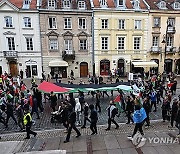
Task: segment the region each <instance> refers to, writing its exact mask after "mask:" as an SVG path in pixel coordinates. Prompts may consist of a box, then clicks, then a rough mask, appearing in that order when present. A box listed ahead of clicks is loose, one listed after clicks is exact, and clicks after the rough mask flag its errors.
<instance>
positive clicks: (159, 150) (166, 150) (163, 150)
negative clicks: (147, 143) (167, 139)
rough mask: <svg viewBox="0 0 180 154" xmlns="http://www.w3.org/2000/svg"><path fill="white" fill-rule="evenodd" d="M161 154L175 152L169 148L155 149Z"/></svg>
mask: <svg viewBox="0 0 180 154" xmlns="http://www.w3.org/2000/svg"><path fill="white" fill-rule="evenodd" d="M154 149H156V151H157V152H158V153H159V154H173V151H172V150H171V149H170V148H169V147H168V146H166V145H165V146H158V147H154Z"/></svg>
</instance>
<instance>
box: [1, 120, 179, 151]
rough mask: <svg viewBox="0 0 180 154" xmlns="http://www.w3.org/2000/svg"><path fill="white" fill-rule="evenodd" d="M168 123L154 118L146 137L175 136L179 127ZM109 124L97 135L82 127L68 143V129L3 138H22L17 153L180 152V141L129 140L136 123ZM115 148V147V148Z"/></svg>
mask: <svg viewBox="0 0 180 154" xmlns="http://www.w3.org/2000/svg"><path fill="white" fill-rule="evenodd" d="M167 125H168V123H167V122H165V123H163V122H162V121H158V122H157V121H156V122H152V125H151V126H150V127H149V128H144V131H145V137H146V138H148V137H173V138H175V136H176V134H177V129H176V128H173V129H169V128H168V127H167ZM105 128H106V126H98V135H95V136H92V135H90V134H91V131H90V129H89V128H86V129H81V134H82V136H81V137H79V138H78V139H77V138H75V135H76V134H75V132H72V137H71V140H70V142H69V143H67V144H64V143H63V141H64V139H65V136H66V133H64V130H63V129H56V130H48V131H38V135H37V136H36V138H34V137H32V138H31V139H30V140H23V138H24V137H25V133H13V134H4V135H2V139H1V140H0V141H1V142H3V143H4V141H21V142H18V144H19V145H18V146H17V148H15V149H14V151H13V153H19V152H29V151H46V150H67V153H68V154H70V153H73V154H74V153H76V154H82V153H83V154H85V153H86V154H90V152H93V153H98V154H101V153H102V154H106V153H108V154H109V153H115V154H121V153H123V154H124V153H127V154H130V153H131V154H134V153H138V154H140V153H141V154H142V153H145V154H150V153H151V154H152V153H153V154H156V153H157V154H165V153H167V154H171V153H172V154H173V153H175V154H178V150H179V148H178V146H179V144H178V143H176V144H162V143H161V144H160V143H158V144H153V143H151V144H150V143H146V145H145V146H144V147H143V148H140V149H136V148H135V147H134V145H133V144H132V143H131V142H130V141H128V140H127V135H130V134H131V133H132V131H133V129H134V125H133V124H131V125H126V124H120V128H119V129H118V130H116V129H114V126H112V129H111V130H110V131H105ZM89 146H90V147H89ZM173 147H174V149H173ZM149 148H150V149H149ZM154 148H155V149H154ZM177 148H178V149H177ZM109 150H110V151H109ZM111 150H113V151H114V152H113V151H111ZM129 150H130V151H129ZM159 150H160V151H159ZM161 150H163V151H161ZM117 151H118V152H117ZM123 151H124V152H123Z"/></svg>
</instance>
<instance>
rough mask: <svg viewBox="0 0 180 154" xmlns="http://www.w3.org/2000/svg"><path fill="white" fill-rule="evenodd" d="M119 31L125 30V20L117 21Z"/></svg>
mask: <svg viewBox="0 0 180 154" xmlns="http://www.w3.org/2000/svg"><path fill="white" fill-rule="evenodd" d="M119 29H125V20H124V19H120V20H119Z"/></svg>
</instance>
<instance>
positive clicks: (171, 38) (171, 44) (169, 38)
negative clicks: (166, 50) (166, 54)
mask: <svg viewBox="0 0 180 154" xmlns="http://www.w3.org/2000/svg"><path fill="white" fill-rule="evenodd" d="M167 47H173V37H172V36H167Z"/></svg>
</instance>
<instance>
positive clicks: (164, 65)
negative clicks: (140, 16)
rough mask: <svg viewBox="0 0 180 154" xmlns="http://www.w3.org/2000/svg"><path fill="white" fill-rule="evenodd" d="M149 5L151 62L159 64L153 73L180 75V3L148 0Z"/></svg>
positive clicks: (149, 53) (174, 0)
mask: <svg viewBox="0 0 180 154" xmlns="http://www.w3.org/2000/svg"><path fill="white" fill-rule="evenodd" d="M146 1H147V3H148V5H149V28H148V29H149V34H148V36H149V37H148V38H149V40H148V50H149V52H148V54H147V57H148V59H149V60H154V61H156V63H158V65H159V67H158V68H152V71H153V72H160V73H162V72H163V71H165V72H166V73H169V72H175V73H177V74H180V55H179V53H180V52H179V51H180V50H179V49H180V41H179V40H180V28H179V23H180V1H179V0H161V1H160V0H146Z"/></svg>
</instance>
